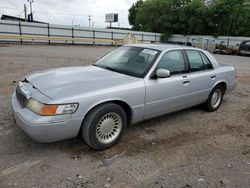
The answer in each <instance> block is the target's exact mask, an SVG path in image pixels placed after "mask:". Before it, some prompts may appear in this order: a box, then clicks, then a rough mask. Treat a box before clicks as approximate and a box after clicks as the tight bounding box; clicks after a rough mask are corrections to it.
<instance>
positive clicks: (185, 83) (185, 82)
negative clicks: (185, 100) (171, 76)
mask: <svg viewBox="0 0 250 188" xmlns="http://www.w3.org/2000/svg"><path fill="white" fill-rule="evenodd" d="M182 83H183V84H184V85H187V84H189V83H190V81H189V80H186V81H183V82H182Z"/></svg>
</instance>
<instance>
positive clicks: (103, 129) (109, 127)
mask: <svg viewBox="0 0 250 188" xmlns="http://www.w3.org/2000/svg"><path fill="white" fill-rule="evenodd" d="M121 129H122V119H121V117H120V115H118V114H117V113H113V112H112V113H108V114H105V115H104V116H103V117H102V118H101V119H100V120H99V122H98V124H97V127H96V137H97V139H98V141H99V142H100V143H102V144H109V143H111V142H113V141H114V140H115V139H117V137H118V136H119V134H120V132H121Z"/></svg>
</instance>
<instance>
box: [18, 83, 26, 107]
mask: <svg viewBox="0 0 250 188" xmlns="http://www.w3.org/2000/svg"><path fill="white" fill-rule="evenodd" d="M16 98H17V101H18V102H19V104H20V105H21V107H22V108H24V107H25V106H26V103H27V98H26V96H25V94H24V93H23V92H22V91H21V89H20V87H19V86H17V87H16Z"/></svg>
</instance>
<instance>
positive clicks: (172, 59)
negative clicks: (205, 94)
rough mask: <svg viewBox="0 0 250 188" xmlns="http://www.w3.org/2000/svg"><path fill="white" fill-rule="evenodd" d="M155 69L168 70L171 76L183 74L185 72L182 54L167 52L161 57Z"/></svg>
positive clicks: (179, 52)
mask: <svg viewBox="0 0 250 188" xmlns="http://www.w3.org/2000/svg"><path fill="white" fill-rule="evenodd" d="M157 69H166V70H169V71H170V73H171V74H181V73H184V72H185V71H186V70H185V63H184V58H183V55H182V52H181V51H178V50H176V51H170V52H167V53H166V54H165V55H164V56H163V57H162V59H161V61H160V63H159V64H158V66H157Z"/></svg>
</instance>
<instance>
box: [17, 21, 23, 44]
mask: <svg viewBox="0 0 250 188" xmlns="http://www.w3.org/2000/svg"><path fill="white" fill-rule="evenodd" d="M18 25H19V35H20V37H22V26H21V21H20V20H19V24H18ZM20 42H21V44H23V39H22V38H21V39H20Z"/></svg>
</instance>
